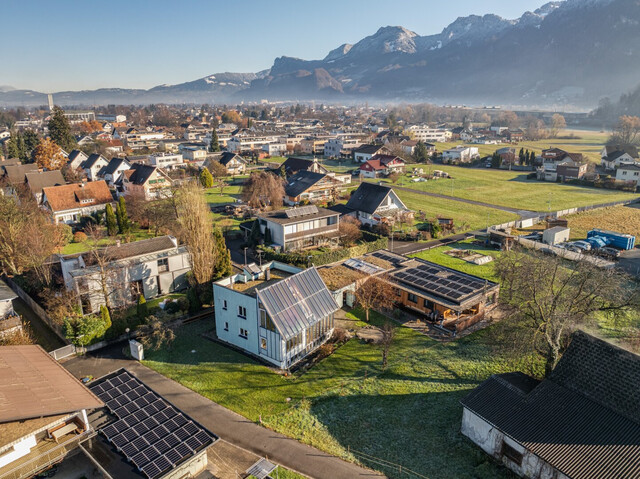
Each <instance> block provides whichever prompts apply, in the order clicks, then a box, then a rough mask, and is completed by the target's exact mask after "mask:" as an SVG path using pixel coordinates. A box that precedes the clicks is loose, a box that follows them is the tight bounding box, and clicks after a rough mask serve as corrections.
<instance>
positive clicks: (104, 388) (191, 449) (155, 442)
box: [89, 369, 218, 479]
mask: <svg viewBox="0 0 640 479" xmlns="http://www.w3.org/2000/svg"><path fill="white" fill-rule="evenodd" d="M89 389H90V390H91V392H92V393H94V394H95V395H96V396H98V397H99V398H100V399H101V400H102V401H104V403H105V405H106V408H107V410H108V411H109V419H110V420H109V421H108V423H105V424H106V425H104V426H102V427H100V428H99V433H100V434H101V435H102V436H103V437H104V438H105V439H106V440H107V441H108V443H109V444H110V445H111V446H113V447H114V448H115V449H116V450H117V452H118V453H120V454H121V455H122V456H124V457H125V458H126V460H127V461H128V462H129V463H130V464H132V465H133V466H134V468H135V470H136V471H137V472H139V473H140V475H141V476H142V477H146V478H147V479H160V478H162V477H164V476H166V475H167V474H169V473H174V472H175V471H176V469H177V468H180V467H183V466H185V465H187V464H188V463H189V462H190V460H191V459H193V458H195V457H196V456H198V455H199V454H200V453H201V452H203V451H205V450H206V449H207V448H208V447H209V446H210V445H211V444H213V443H214V442H215V441H216V440H217V439H218V438H217V436H215V435H214V434H212V433H210V432H209V431H207V430H206V429H205V428H204V427H203V426H201V425H200V424H198V423H197V422H195V421H194V420H193V419H191V418H190V417H189V416H187V415H186V414H184V413H183V412H182V411H180V410H179V409H177V408H176V407H175V406H173V405H172V404H170V403H169V402H168V401H166V400H165V399H163V398H162V397H161V396H160V395H158V394H157V393H155V392H154V391H153V390H151V389H150V388H149V387H148V386H146V385H145V384H144V383H143V382H142V381H140V380H139V379H138V378H136V377H135V376H133V375H132V374H131V373H129V372H128V371H127V370H125V369H121V370H119V371H116V372H115V373H112V374H110V375H108V376H105V377H103V378H100V379H98V380H97V381H95V382H93V383H91V384H90V385H89ZM111 462H113V461H111ZM106 468H107V470H108V465H107V466H106ZM116 475H118V474H117V473H116Z"/></svg>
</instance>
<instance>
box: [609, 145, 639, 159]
mask: <svg viewBox="0 0 640 479" xmlns="http://www.w3.org/2000/svg"><path fill="white" fill-rule="evenodd" d="M604 151H605V153H606V155H607V156H611V155H612V154H613V153H616V152H622V153H628V154H629V156H631V157H632V158H638V147H636V146H633V145H607V146H605V147H604Z"/></svg>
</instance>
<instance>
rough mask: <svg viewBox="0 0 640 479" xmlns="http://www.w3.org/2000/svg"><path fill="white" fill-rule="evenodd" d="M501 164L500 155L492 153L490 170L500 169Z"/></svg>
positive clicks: (495, 152)
mask: <svg viewBox="0 0 640 479" xmlns="http://www.w3.org/2000/svg"><path fill="white" fill-rule="evenodd" d="M501 162H502V158H500V155H499V154H498V152H497V151H494V152H493V155H491V168H500V163H501Z"/></svg>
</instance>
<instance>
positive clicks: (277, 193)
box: [242, 171, 285, 208]
mask: <svg viewBox="0 0 640 479" xmlns="http://www.w3.org/2000/svg"><path fill="white" fill-rule="evenodd" d="M284 194H285V193H284V184H283V180H282V178H281V177H280V176H276V175H273V174H271V173H267V172H264V171H262V172H255V173H251V176H250V177H249V179H248V180H247V181H246V182H245V184H244V188H243V189H242V199H243V200H244V201H245V202H246V203H247V204H248V205H249V206H252V207H253V208H263V207H266V206H270V207H272V208H279V207H281V206H282V203H283V199H284Z"/></svg>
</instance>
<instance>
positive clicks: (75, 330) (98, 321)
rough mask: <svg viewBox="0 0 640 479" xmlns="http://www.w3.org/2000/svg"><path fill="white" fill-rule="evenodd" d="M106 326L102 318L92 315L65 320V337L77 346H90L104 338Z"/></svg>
mask: <svg viewBox="0 0 640 479" xmlns="http://www.w3.org/2000/svg"><path fill="white" fill-rule="evenodd" d="M106 326H107V325H106V324H105V322H104V321H103V319H102V318H100V317H98V316H95V315H93V314H91V315H88V316H84V317H80V318H73V319H71V318H67V319H65V320H64V326H63V331H64V334H65V337H66V338H67V339H69V340H70V341H71V342H72V343H73V344H75V345H76V346H88V345H90V344H93V343H95V342H98V341H99V340H100V339H101V338H102V337H103V336H104V333H105V332H106V330H107V328H106Z"/></svg>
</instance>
